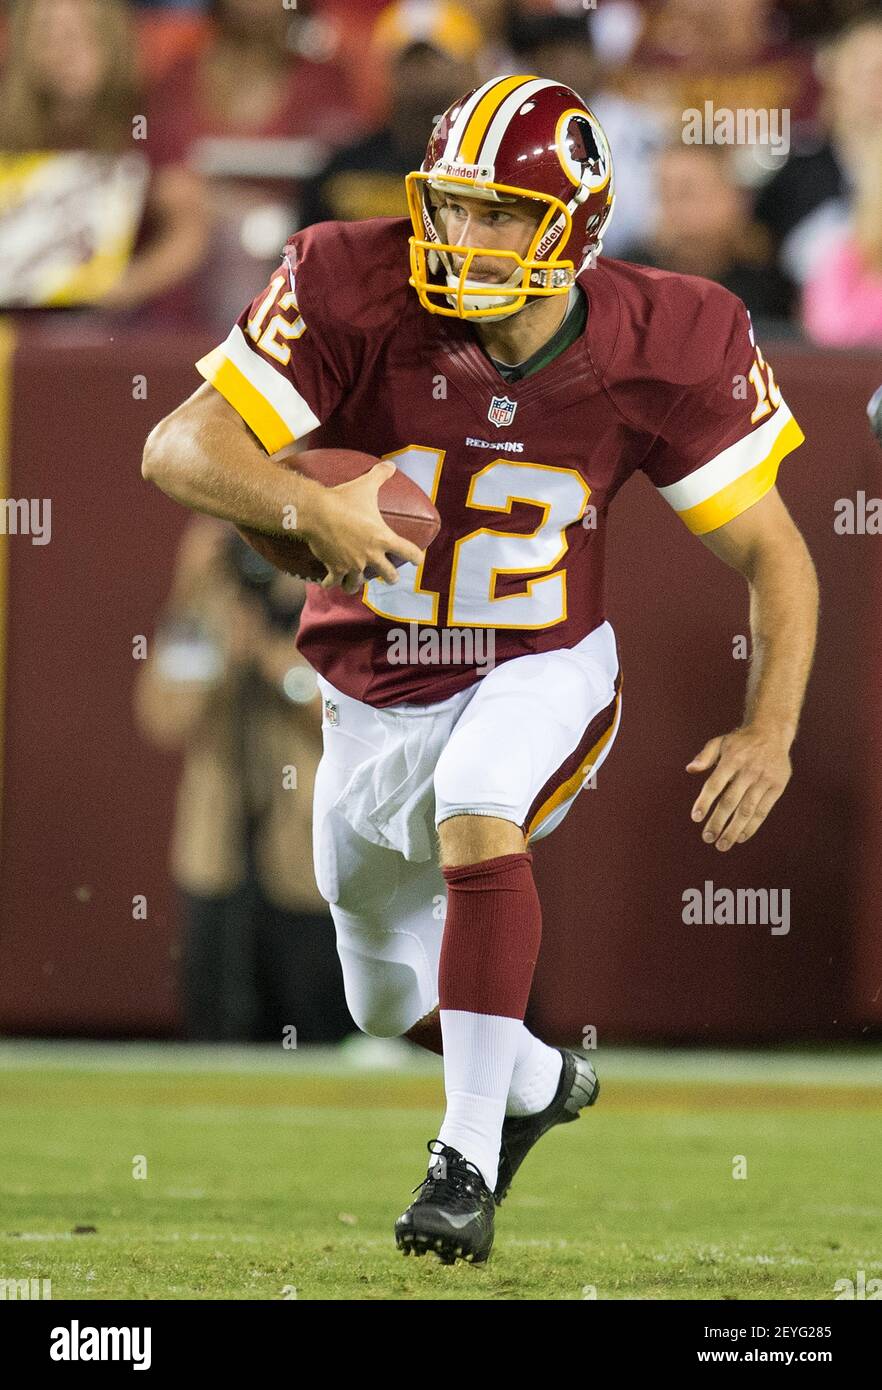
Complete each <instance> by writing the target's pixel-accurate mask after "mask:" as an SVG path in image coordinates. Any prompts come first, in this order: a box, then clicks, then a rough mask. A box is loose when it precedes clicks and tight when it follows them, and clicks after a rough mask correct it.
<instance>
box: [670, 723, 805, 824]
mask: <svg viewBox="0 0 882 1390" xmlns="http://www.w3.org/2000/svg"><path fill="white" fill-rule="evenodd" d="M789 749H790V740H789V739H788V738H787V736H786V735H785V734H784V733H782V732H781V731H777V730H771V729H758V728H753V727H751V726H750V725H745V726H744V727H743V728H740V729H735V730H734V731H733V732H732V733H731V734H723V736H722V737H721V738H712V739H711V740H710V742H708V743H706V744H705V745H704V747H703V748H702V750H701V752H700V753H699V754H698V757H697V758H693V759H692V762H691V763H689V764H688V766H687V768H686V771H687V772H707V771H708V770H709V769H710V768H713V772H711V775H710V777H708V779H707V781H706V782H705V784H704V786H703V787H702V789H701V791H700V793H699V795H698V799H697V801H696V802H695V805H694V806H693V807H692V819H693V820H694V821H703V820H704V818H705V816H706V815H707V814H708V812H709V811H710V810H711V808H712V807H713V813H712V814H711V816H710V819H709V820H708V821H707V824H706V825H705V827H704V830H703V832H702V839H703V840H704V841H705V842H706V843H707V844H714V843H715V844H716V847H717V849H719V850H723V851H725V850H727V849H731V847H732V846H733V845H734V844H739V845H741V844H743V843H744V841H745V840H749V839H750V838H751V836H752V835H754V834H755V833H756V832H757V830H759V828H760V826H761V825H762V823H763V821H764V820H765V818H766V816H767V815H768V814H769V812H770V811H771V809H772V807H773V806H774V804H775V802H776V801H777V800H778V798H779V796H780V795H781V793H782V792H783V791H784V788H785V787H786V786H787V783H788V782H789V781H790V774H791V772H792V767H791V763H790V752H789ZM714 803H716V804H714Z"/></svg>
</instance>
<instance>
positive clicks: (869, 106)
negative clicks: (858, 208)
mask: <svg viewBox="0 0 882 1390" xmlns="http://www.w3.org/2000/svg"><path fill="white" fill-rule="evenodd" d="M819 67H820V72H821V77H822V80H823V83H824V89H825V90H824V101H823V108H822V113H823V123H824V128H825V134H824V136H823V137H822V138H820V139H818V140H815V141H811V142H809V141H803V142H801V143H800V145H799V146H798V147H797V148H796V149H795V150H794V153H793V154H792V155H791V157H790V159H788V161H787V163H786V164H785V165H784V167H783V168H782V169H781V170H780V172H779V173H778V174H776V176H775V177H774V178H773V179H772V180H771V181H770V183H768V184H767V186H766V187H765V188H764V189H763V190H762V191H761V192H760V195H759V198H758V200H757V207H756V216H757V219H758V220H759V221H760V222H761V223H762V224H763V226H765V227H766V228H767V229H768V231H769V233H770V234H771V236H772V239H773V242H774V244H775V246H776V248H777V251H778V257H779V264H780V266H781V268H782V270H783V271H784V272H785V273H786V274H787V275H788V276H789V277H790V279H791V280H793V281H795V282H796V283H797V284H799V285H802V284H804V283H805V282H806V281H807V280H808V279H810V278H812V277H813V276H814V275H815V273H816V272H817V270H818V268H819V266H820V265H821V263H822V262H823V260H824V259H825V257H826V255H827V253H828V250H829V249H830V248H831V247H832V246H833V245H835V244H838V243H840V242H841V240H842V236H843V233H844V232H845V231H846V229H847V227H848V224H849V217H850V202H851V198H852V191H853V189H854V187H855V185H856V183H857V180H858V178H859V175H860V171H861V169H862V167H863V165H864V164H865V163H866V162H867V161H868V160H872V159H874V158H876V157H877V155H876V154H875V153H874V151H875V150H877V149H878V136H879V133H880V131H882V12H878V11H877V13H876V14H875V15H867V16H866V17H865V18H863V19H860V20H857V21H855V23H854V24H853V25H850V26H849V27H848V28H847V29H846V30H845V31H844V32H843V34H842V35H841V36H840V37H838V38H837V39H835V40H834V41H833V42H832V43H831V44H830V45H829V46H828V47H827V48H826V49H824V50H823V51H822V54H821V61H820V64H819Z"/></svg>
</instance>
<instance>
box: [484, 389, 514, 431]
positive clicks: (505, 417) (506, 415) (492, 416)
mask: <svg viewBox="0 0 882 1390" xmlns="http://www.w3.org/2000/svg"><path fill="white" fill-rule="evenodd" d="M517 408H518V403H517V401H510V400H509V399H508V396H494V397H493V399H492V401H491V402H490V409H489V410H488V411H487V419H488V420H489V421H490V423H491V425H495V426H496V428H497V429H500V430H504V429H507V428H508V426H509V425H510V424H511V422H512V420H513V419H514V416H515V411H516V410H517Z"/></svg>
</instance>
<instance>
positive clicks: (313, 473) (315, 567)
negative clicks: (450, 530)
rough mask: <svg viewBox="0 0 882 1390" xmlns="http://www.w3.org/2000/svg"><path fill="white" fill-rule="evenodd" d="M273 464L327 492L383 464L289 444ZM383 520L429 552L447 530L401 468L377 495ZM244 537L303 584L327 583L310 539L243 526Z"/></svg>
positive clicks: (354, 453) (346, 451)
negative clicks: (301, 448)
mask: <svg viewBox="0 0 882 1390" xmlns="http://www.w3.org/2000/svg"><path fill="white" fill-rule="evenodd" d="M272 461H273V463H278V464H281V465H282V466H283V467H284V468H290V469H293V470H294V471H295V472H297V473H302V474H303V475H304V477H306V478H312V479H313V481H315V482H317V483H321V484H322V486H323V487H337V486H339V485H340V484H341V483H350V482H352V481H353V479H354V478H360V477H361V476H362V474H363V473H367V472H369V470H370V469H371V468H373V466H374V464H376V463H379V459H376V458H374V457H373V456H372V455H371V454H362V453H359V452H357V451H356V450H354V449H307V450H306V451H303V452H300V453H298V452H297V449H296V447H295V446H294V445H288V446H287V447H286V448H284V449H281V450H279V452H278V453H277V454H273V455H272ZM377 500H378V502H379V506H380V512H381V513H382V516H383V520H384V521H385V523H386V525H387V526H388V527H390V529H391V530H393V531H394V532H395V533H396V535H399V536H403V537H404V538H405V539H406V540H409V541H412V542H413V543H414V544H415V545H418V546H419V547H420V549H421V550H425V549H426V547H427V546H429V545H431V543H432V541H433V540H434V539H435V537H436V536H437V534H438V530H439V528H440V526H441V518H440V516H439V515H438V512H437V510H436V509H435V506H434V504H433V503H432V501H431V500H430V499H429V498H428V497H427V496H426V494H425V493H424V492H423V490H422V488H421V487H418V486H417V484H416V483H415V482H413V480H412V479H411V478H408V476H407V474H406V473H402V472H401V470H400V469H398V468H396V470H395V472H394V473H393V474H392V475H391V476H390V477H389V478H387V479H386V481H385V482H384V483H383V485H382V487H381V488H380V491H379V493H378V495H377ZM238 529H239V532H240V534H241V535H242V536H243V537H244V538H245V540H246V541H247V542H248V544H249V545H250V546H252V547H253V549H254V550H256V551H257V552H258V554H259V555H262V556H263V558H264V559H265V560H269V562H270V564H271V565H275V567H276V569H279V570H283V571H284V572H285V573H286V574H296V575H298V576H299V577H300V578H301V579H314V580H320V579H324V577H325V574H326V572H327V571H326V569H325V566H324V565H323V564H322V563H321V561H320V560H317V559H316V557H315V556H314V555H313V553H312V551H311V550H310V548H309V546H308V545H307V544H306V542H305V541H304V540H301V539H300V538H299V537H298V536H296V535H293V534H292V535H290V536H286V535H285V534H284V533H282V534H279V535H268V534H266V533H265V532H263V531H255V530H253V529H252V528H251V527H246V526H241V527H239V528H238ZM391 559H392V562H393V564H395V565H403V564H404V563H405V561H404V560H402V559H401V558H400V557H396V556H395V555H392V556H391ZM365 575H366V578H368V579H372V578H374V577H375V571H374V570H373V568H369V569H368V570H366V571H365Z"/></svg>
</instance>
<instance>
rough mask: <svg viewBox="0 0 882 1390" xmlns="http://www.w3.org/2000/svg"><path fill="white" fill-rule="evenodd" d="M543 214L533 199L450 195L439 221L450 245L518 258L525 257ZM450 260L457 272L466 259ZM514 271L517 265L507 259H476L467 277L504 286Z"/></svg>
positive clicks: (453, 257)
mask: <svg viewBox="0 0 882 1390" xmlns="http://www.w3.org/2000/svg"><path fill="white" fill-rule="evenodd" d="M542 212H543V208H542V206H541V205H540V204H539V203H536V202H534V201H533V200H532V199H531V198H517V199H515V200H513V201H512V202H510V203H491V202H488V201H487V200H486V199H485V198H473V197H469V196H467V195H466V194H464V193H463V194H460V193H456V194H453V193H449V194H445V195H444V197H443V200H442V203H441V207H440V208H439V210H438V222H439V224H440V231H441V234H442V236H443V237H444V239H445V240H446V241H447V243H448V244H449V245H450V246H479V247H481V248H482V249H483V248H486V249H487V251H488V252H493V251H495V250H501V251H516V252H517V254H518V255H519V256H525V255H526V254H527V251H528V250H529V249H530V243H531V242H532V240H533V237H534V235H535V233H536V228H537V227H538V225H539V222H540V220H541V217H542ZM451 259H452V261H453V264H454V267H455V268H456V270H457V272H459V271H461V270H462V267H463V265H464V263H465V256H462V255H455V256H452V257H451ZM514 270H515V262H514V261H513V260H510V259H509V258H507V257H505V256H493V255H492V254H490V255H486V256H476V257H475V259H474V260H473V261H472V264H471V266H470V268H469V275H468V278H469V279H470V280H480V281H483V282H485V283H486V284H491V285H501V284H503V283H504V282H505V281H506V280H508V279H510V278H511V276H512V274H513V272H514Z"/></svg>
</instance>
